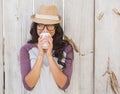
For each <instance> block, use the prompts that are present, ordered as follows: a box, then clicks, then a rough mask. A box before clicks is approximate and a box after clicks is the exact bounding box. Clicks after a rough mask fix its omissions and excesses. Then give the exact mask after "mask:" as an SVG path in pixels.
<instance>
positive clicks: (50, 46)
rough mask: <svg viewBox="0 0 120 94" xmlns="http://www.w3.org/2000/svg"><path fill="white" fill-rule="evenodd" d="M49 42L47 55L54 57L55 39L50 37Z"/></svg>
mask: <svg viewBox="0 0 120 94" xmlns="http://www.w3.org/2000/svg"><path fill="white" fill-rule="evenodd" d="M46 39H47V41H48V44H49V45H48V49H47V50H46V55H47V56H51V55H52V49H53V39H52V37H51V36H48V37H47V38H46Z"/></svg>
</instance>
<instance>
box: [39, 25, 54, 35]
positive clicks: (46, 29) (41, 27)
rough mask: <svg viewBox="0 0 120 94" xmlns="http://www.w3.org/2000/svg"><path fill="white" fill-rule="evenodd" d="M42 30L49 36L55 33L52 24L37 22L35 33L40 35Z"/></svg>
mask: <svg viewBox="0 0 120 94" xmlns="http://www.w3.org/2000/svg"><path fill="white" fill-rule="evenodd" d="M42 32H48V33H50V35H51V36H54V34H55V25H54V24H50V25H49V24H48V25H44V24H37V34H38V35H40V34H41V33H42Z"/></svg>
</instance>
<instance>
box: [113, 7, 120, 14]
mask: <svg viewBox="0 0 120 94" xmlns="http://www.w3.org/2000/svg"><path fill="white" fill-rule="evenodd" d="M112 10H113V12H114V13H115V14H117V15H118V16H120V12H119V11H118V9H116V8H114V9H112Z"/></svg>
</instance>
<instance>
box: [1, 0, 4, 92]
mask: <svg viewBox="0 0 120 94" xmlns="http://www.w3.org/2000/svg"><path fill="white" fill-rule="evenodd" d="M2 3H3V2H2V0H0V83H1V85H0V94H2V93H3V83H4V81H3V70H4V67H3V23H2V22H3V15H2V14H3V11H2Z"/></svg>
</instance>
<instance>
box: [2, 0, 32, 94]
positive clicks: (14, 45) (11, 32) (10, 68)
mask: <svg viewBox="0 0 120 94" xmlns="http://www.w3.org/2000/svg"><path fill="white" fill-rule="evenodd" d="M28 2H29V5H28ZM8 10H9V11H8ZM31 14H32V0H29V1H28V0H26V1H24V0H10V1H8V0H4V34H5V94H26V93H25V92H24V89H23V84H22V81H21V74H20V64H19V50H20V47H21V45H23V44H24V43H25V42H26V40H28V38H29V29H30V22H31V21H30V15H31Z"/></svg>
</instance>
